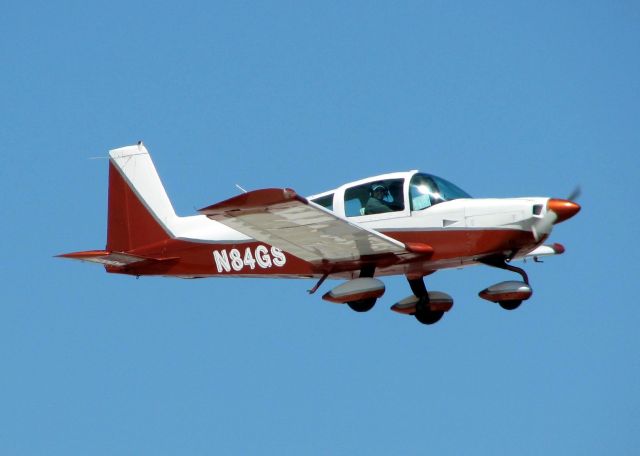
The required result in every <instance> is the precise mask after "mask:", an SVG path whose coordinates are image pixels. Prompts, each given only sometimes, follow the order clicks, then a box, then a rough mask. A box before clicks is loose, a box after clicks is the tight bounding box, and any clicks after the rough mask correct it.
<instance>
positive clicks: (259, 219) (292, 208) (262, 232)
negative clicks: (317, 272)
mask: <svg viewBox="0 0 640 456" xmlns="http://www.w3.org/2000/svg"><path fill="white" fill-rule="evenodd" d="M199 212H200V213H202V214H205V215H207V216H208V217H209V218H211V219H213V220H216V221H218V222H220V223H223V224H225V225H227V226H229V227H231V228H233V229H234V230H237V231H240V232H241V233H243V234H246V235H247V236H251V237H252V238H254V239H256V240H258V241H261V242H265V243H267V244H270V245H273V246H276V247H278V248H281V249H282V250H284V251H285V252H289V253H291V254H292V255H295V256H297V257H298V258H301V259H303V260H306V261H309V262H313V263H317V262H323V261H330V262H341V261H350V260H359V259H362V258H363V257H369V256H377V255H384V254H386V255H388V254H393V255H402V254H408V253H410V252H416V253H423V254H424V253H425V252H423V251H420V252H418V251H419V250H420V248H422V250H425V248H426V250H428V246H419V247H418V248H416V249H415V250H409V249H408V248H407V246H405V244H403V243H401V242H399V241H396V240H395V239H392V238H390V237H388V236H385V235H384V234H382V233H378V232H377V231H373V230H370V229H367V228H365V227H363V226H361V225H358V224H356V223H353V222H350V221H349V220H346V219H344V218H341V217H338V216H337V215H335V214H334V213H332V212H330V211H328V210H326V209H325V208H323V207H322V206H319V205H317V204H315V203H313V202H311V201H308V200H307V199H305V198H303V197H301V196H299V195H298V194H296V192H295V191H293V190H291V189H264V190H255V191H252V192H248V193H245V194H242V195H239V196H236V197H234V198H231V199H228V200H226V201H223V202H221V203H217V204H214V205H212V206H209V207H206V208H203V209H200V211H199ZM427 253H428V252H427Z"/></svg>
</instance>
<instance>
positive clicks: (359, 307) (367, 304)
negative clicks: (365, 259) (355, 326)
mask: <svg viewBox="0 0 640 456" xmlns="http://www.w3.org/2000/svg"><path fill="white" fill-rule="evenodd" d="M375 272H376V268H375V266H365V267H363V268H362V269H361V270H360V278H362V277H373V275H374V273H375ZM377 300H378V298H377V297H375V298H374V297H366V298H363V299H356V300H355V301H349V302H347V305H348V306H349V308H350V309H351V310H353V311H354V312H369V311H370V310H371V309H373V306H375V305H376V301H377Z"/></svg>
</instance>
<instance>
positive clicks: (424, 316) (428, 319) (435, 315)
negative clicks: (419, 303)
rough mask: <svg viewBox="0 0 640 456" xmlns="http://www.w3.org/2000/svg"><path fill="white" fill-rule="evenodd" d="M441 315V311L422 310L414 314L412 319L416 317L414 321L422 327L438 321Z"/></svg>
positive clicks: (442, 313)
mask: <svg viewBox="0 0 640 456" xmlns="http://www.w3.org/2000/svg"><path fill="white" fill-rule="evenodd" d="M443 315H444V312H443V311H441V310H440V311H436V310H426V309H423V310H420V311H418V312H416V313H415V314H414V317H416V320H418V321H419V322H420V323H422V324H423V325H432V324H434V323H437V322H438V321H440V319H441V318H442V316H443Z"/></svg>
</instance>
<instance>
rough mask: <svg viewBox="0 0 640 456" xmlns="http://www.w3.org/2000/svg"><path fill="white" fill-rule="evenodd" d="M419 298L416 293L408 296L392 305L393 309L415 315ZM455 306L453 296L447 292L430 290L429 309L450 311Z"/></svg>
mask: <svg viewBox="0 0 640 456" xmlns="http://www.w3.org/2000/svg"><path fill="white" fill-rule="evenodd" d="M418 300H419V299H418V298H417V297H416V296H414V295H411V296H407V297H406V298H404V299H403V300H402V301H400V302H397V303H395V304H394V305H392V306H391V310H393V311H394V312H398V313H401V314H406V315H413V314H414V313H416V305H417V304H418ZM451 307H453V298H452V297H451V296H449V295H448V294H447V293H444V292H442V291H430V292H429V310H432V311H434V312H436V311H439V312H448V311H449V310H451Z"/></svg>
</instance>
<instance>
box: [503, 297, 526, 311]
mask: <svg viewBox="0 0 640 456" xmlns="http://www.w3.org/2000/svg"><path fill="white" fill-rule="evenodd" d="M498 304H500V307H502V308H503V309H504V310H516V309H517V308H518V307H520V304H522V300H521V299H517V300H514V301H500V302H498Z"/></svg>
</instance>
